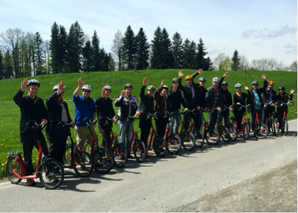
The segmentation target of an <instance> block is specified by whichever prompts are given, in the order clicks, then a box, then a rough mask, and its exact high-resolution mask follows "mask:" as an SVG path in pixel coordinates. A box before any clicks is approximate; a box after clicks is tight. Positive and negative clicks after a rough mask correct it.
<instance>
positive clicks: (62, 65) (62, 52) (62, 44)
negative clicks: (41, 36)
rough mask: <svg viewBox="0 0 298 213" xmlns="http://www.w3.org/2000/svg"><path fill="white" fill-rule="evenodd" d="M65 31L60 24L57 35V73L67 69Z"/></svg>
mask: <svg viewBox="0 0 298 213" xmlns="http://www.w3.org/2000/svg"><path fill="white" fill-rule="evenodd" d="M67 48H68V46H67V32H66V29H65V27H63V26H61V25H60V30H59V37H58V64H59V65H58V70H57V72H59V73H64V72H66V70H67Z"/></svg>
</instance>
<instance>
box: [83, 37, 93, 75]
mask: <svg viewBox="0 0 298 213" xmlns="http://www.w3.org/2000/svg"><path fill="white" fill-rule="evenodd" d="M92 53H93V51H92V47H91V42H90V41H87V42H86V44H85V47H84V48H83V70H84V72H89V71H92V67H93V63H92V62H93V61H92V57H93V54H92Z"/></svg>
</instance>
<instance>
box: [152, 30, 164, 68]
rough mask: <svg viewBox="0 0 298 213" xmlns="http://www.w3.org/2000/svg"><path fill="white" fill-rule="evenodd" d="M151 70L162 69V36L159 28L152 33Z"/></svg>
mask: <svg viewBox="0 0 298 213" xmlns="http://www.w3.org/2000/svg"><path fill="white" fill-rule="evenodd" d="M151 52H152V53H151V68H153V69H161V68H162V34H161V29H160V27H157V29H156V30H155V32H154V37H153V40H152V41H151Z"/></svg>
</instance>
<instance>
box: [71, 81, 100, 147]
mask: <svg viewBox="0 0 298 213" xmlns="http://www.w3.org/2000/svg"><path fill="white" fill-rule="evenodd" d="M81 89H82V96H79V92H80V90H81ZM91 91H92V87H91V86H90V85H88V84H84V82H83V81H82V79H81V78H79V79H78V87H77V88H76V89H75V91H74V93H73V97H72V100H73V102H74V104H75V125H76V126H75V130H76V133H77V137H76V140H77V145H78V148H79V149H80V150H84V149H85V142H86V140H88V141H89V143H90V144H91V141H92V135H91V133H90V130H89V128H88V127H87V123H86V122H89V121H93V120H95V117H96V107H95V104H94V100H93V99H92V98H91V97H90V93H91ZM86 118H87V119H86ZM91 131H92V134H93V137H94V140H95V144H96V145H97V143H98V137H97V134H96V132H95V130H94V125H93V124H92V125H91Z"/></svg>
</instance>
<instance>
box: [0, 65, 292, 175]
mask: <svg viewBox="0 0 298 213" xmlns="http://www.w3.org/2000/svg"><path fill="white" fill-rule="evenodd" d="M178 71H179V70H177V69H168V70H141V71H121V72H92V73H75V74H74V73H72V74H54V75H43V76H37V77H36V79H38V80H39V81H40V82H41V87H40V90H39V94H38V96H39V97H41V98H42V99H43V100H46V98H47V97H48V96H49V95H50V94H51V93H52V88H53V86H54V85H55V84H57V83H58V82H59V81H60V80H63V81H64V82H65V85H66V91H65V95H64V99H65V100H66V101H67V102H68V105H69V109H70V113H71V116H72V118H74V104H73V102H72V101H71V99H72V93H73V91H74V90H75V88H76V87H77V79H78V78H82V79H83V81H84V82H85V83H86V84H90V85H91V86H92V93H91V97H93V98H96V97H98V96H99V95H100V91H101V88H102V87H103V86H104V85H105V84H109V85H111V86H112V88H113V92H112V94H111V97H112V98H113V99H115V98H116V97H117V96H118V95H119V94H120V91H121V90H122V89H123V86H124V84H126V83H128V82H129V83H131V84H132V85H133V86H134V88H133V94H134V95H135V96H137V97H138V98H139V92H140V88H141V86H142V79H143V78H144V77H147V78H148V84H150V85H154V86H155V87H158V85H159V84H160V82H161V81H162V80H163V79H164V80H165V84H166V85H168V86H170V85H171V80H172V79H173V78H174V77H177V75H178ZM182 71H183V72H184V73H185V74H186V75H188V74H192V73H194V72H195V70H182ZM223 73H224V72H221V71H212V72H209V71H208V72H207V71H206V72H203V74H201V76H204V77H205V78H207V83H206V86H205V87H206V88H207V87H209V86H211V80H212V78H213V77H215V76H218V77H221V76H222V75H223ZM249 74H250V76H251V77H252V78H253V80H258V81H259V83H261V84H262V78H261V76H262V74H263V73H262V72H258V71H251V72H250V73H249ZM265 74H266V75H267V79H269V80H273V81H275V90H277V88H278V87H279V86H281V85H283V86H285V87H286V90H287V91H289V90H290V89H291V88H294V89H295V90H296V88H297V73H296V72H283V71H274V72H265ZM198 78H199V77H197V78H196V79H195V81H196V82H197V81H198ZM21 81H22V79H6V80H0V91H1V92H0V93H1V95H0V118H1V122H0V136H1V137H0V177H3V176H4V175H5V162H6V158H7V156H8V155H7V153H8V152H12V151H14V152H22V145H21V142H20V138H19V121H20V111H19V108H18V107H17V105H15V103H14V102H13V101H12V100H13V96H14V95H15V93H16V92H17V90H18V89H19V88H20V84H21ZM226 81H227V82H228V83H229V90H230V92H231V93H232V94H233V93H235V91H236V90H235V88H234V85H235V84H236V83H241V84H242V85H245V82H246V83H247V85H248V86H249V87H251V82H252V80H251V79H250V77H249V76H248V75H246V78H245V73H244V72H243V71H232V72H230V76H229V77H227V78H226ZM182 82H183V84H184V83H185V82H184V80H183V81H182ZM293 101H294V103H295V105H294V107H291V108H290V110H289V115H288V117H289V118H290V119H293V118H297V107H296V106H297V96H296V91H295V95H294V100H293ZM115 110H117V109H116V107H115ZM134 126H135V130H136V132H138V133H139V132H140V131H139V127H138V122H135V125H134ZM113 130H114V132H115V133H116V134H118V127H117V126H116V125H114V128H113ZM96 131H97V133H98V130H96ZM72 133H73V137H74V136H75V134H74V131H72ZM98 134H99V133H98ZM99 140H101V136H99ZM34 153H35V156H36V153H37V152H36V151H34Z"/></svg>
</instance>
